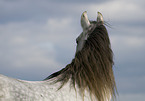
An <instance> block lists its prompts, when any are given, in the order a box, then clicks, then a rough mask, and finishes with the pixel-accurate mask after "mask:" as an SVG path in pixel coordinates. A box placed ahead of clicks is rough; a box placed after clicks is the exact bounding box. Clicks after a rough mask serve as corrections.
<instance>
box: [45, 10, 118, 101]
mask: <svg viewBox="0 0 145 101" xmlns="http://www.w3.org/2000/svg"><path fill="white" fill-rule="evenodd" d="M81 25H82V28H83V32H82V33H81V35H80V36H79V37H78V38H77V39H76V41H77V49H76V54H75V58H74V59H73V60H72V62H71V63H70V64H68V65H67V66H66V67H65V68H63V69H62V70H60V71H58V72H56V73H54V74H52V75H50V76H49V77H48V78H47V79H50V78H53V77H56V78H57V80H56V82H61V83H62V85H61V87H63V86H64V85H65V83H67V82H68V80H71V84H72V85H73V87H74V88H75V87H76V86H77V87H78V88H79V91H80V93H81V95H82V97H84V92H85V91H88V92H89V93H90V97H91V99H92V100H93V99H97V100H98V101H110V98H111V97H113V98H114V97H115V93H116V84H115V79H114V75H113V69H112V67H113V64H114V63H113V52H112V50H111V46H110V40H109V36H108V32H107V30H106V28H105V26H104V21H103V16H102V14H101V13H98V17H97V21H89V20H88V17H87V13H86V12H84V13H83V14H82V16H81ZM61 87H60V88H61Z"/></svg>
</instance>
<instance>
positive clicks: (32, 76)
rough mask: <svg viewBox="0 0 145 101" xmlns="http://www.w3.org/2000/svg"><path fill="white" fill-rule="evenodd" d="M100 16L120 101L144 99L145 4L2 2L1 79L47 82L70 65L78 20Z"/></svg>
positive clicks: (124, 0) (113, 0) (133, 0)
mask: <svg viewBox="0 0 145 101" xmlns="http://www.w3.org/2000/svg"><path fill="white" fill-rule="evenodd" d="M83 11H87V12H88V16H89V19H90V20H95V19H96V16H97V12H98V11H100V12H101V13H102V14H103V16H104V19H105V21H106V22H108V23H109V24H110V26H111V28H109V27H107V29H108V32H109V36H110V40H111V43H112V49H113V51H114V56H115V57H114V61H115V65H114V74H115V79H116V82H117V87H118V92H119V97H118V98H117V99H118V101H143V100H144V99H145V96H144V95H145V0H71V1H69V0H41V1H40V0H0V73H1V74H3V75H7V76H10V77H14V78H18V79H24V80H43V79H44V78H46V77H47V76H48V75H50V74H51V73H53V72H55V71H57V70H60V69H61V68H63V67H65V66H66V65H67V64H68V63H70V62H71V60H72V58H73V57H74V54H75V48H76V43H75V39H76V37H77V36H78V35H79V34H80V33H81V32H82V29H81V26H80V16H81V13H82V12H83Z"/></svg>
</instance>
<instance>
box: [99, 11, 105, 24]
mask: <svg viewBox="0 0 145 101" xmlns="http://www.w3.org/2000/svg"><path fill="white" fill-rule="evenodd" d="M97 23H101V24H104V20H103V15H102V14H101V13H100V12H98V16H97Z"/></svg>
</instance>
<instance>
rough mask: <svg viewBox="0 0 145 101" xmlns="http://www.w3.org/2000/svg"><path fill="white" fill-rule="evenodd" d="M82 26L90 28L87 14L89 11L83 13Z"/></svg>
mask: <svg viewBox="0 0 145 101" xmlns="http://www.w3.org/2000/svg"><path fill="white" fill-rule="evenodd" d="M81 26H82V28H83V30H85V29H87V28H89V26H90V21H89V19H88V16H87V11H85V12H83V13H82V15H81Z"/></svg>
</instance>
